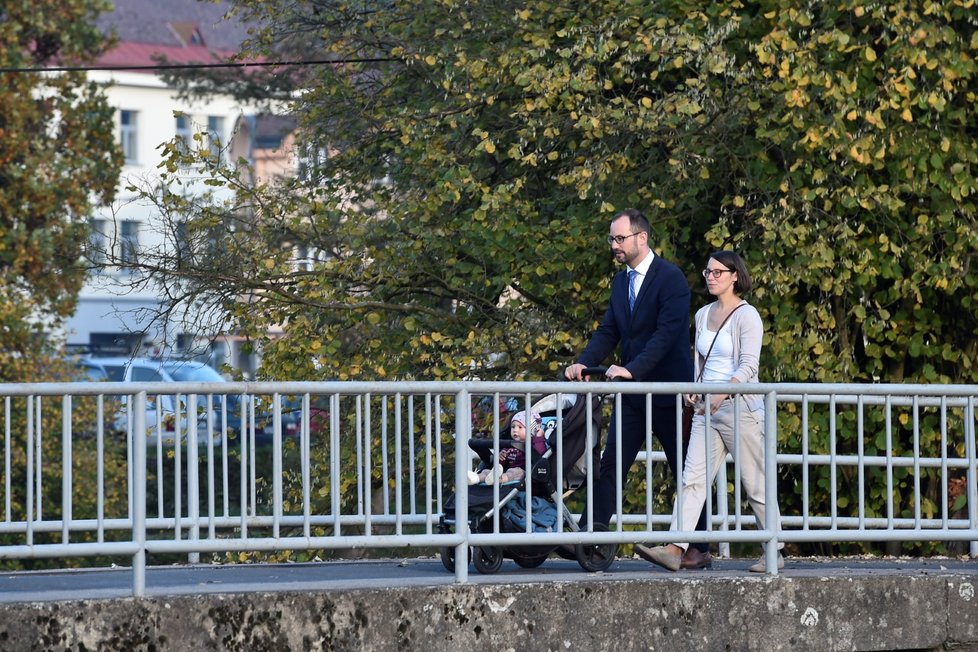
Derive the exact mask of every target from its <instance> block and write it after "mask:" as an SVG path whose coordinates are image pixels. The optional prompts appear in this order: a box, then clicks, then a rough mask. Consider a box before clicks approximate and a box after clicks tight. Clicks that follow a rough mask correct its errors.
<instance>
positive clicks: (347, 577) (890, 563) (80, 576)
mask: <svg viewBox="0 0 978 652" xmlns="http://www.w3.org/2000/svg"><path fill="white" fill-rule="evenodd" d="M755 561H756V559H755V558H751V559H717V560H714V563H713V567H712V568H711V569H707V570H701V571H679V572H677V573H670V572H668V571H664V570H662V569H659V568H658V567H655V566H652V565H651V564H649V563H648V562H645V561H643V560H641V559H638V558H633V559H618V560H616V561H615V563H614V564H613V565H612V566H611V568H610V569H609V570H608V571H607V572H604V573H588V572H586V571H584V570H582V569H581V567H580V566H578V564H577V562H575V561H569V560H565V559H561V558H559V557H556V556H553V557H551V558H550V559H548V560H546V561H545V562H544V563H543V565H542V566H540V567H538V568H533V569H527V568H521V567H519V566H517V565H516V564H515V563H514V562H512V561H510V560H506V561H505V562H504V564H503V566H502V568H501V569H500V570H499V572H498V573H495V574H493V575H481V574H479V573H478V572H476V571H475V569H474V568H473V567H471V566H470V568H469V574H468V582H470V583H472V584H523V583H527V584H530V583H547V582H604V581H621V580H630V579H652V578H655V579H662V580H670V579H691V578H697V579H701V580H704V581H709V580H710V579H711V578H731V577H744V576H753V577H757V575H756V574H754V573H750V572H749V571H748V570H747V568H748V567H749V566H750V565H751V564H753V563H754V562H755ZM947 573H954V574H959V575H975V576H976V577H978V561H976V560H972V559H968V558H967V557H960V558H947V557H936V558H926V559H917V558H872V557H846V558H828V557H818V558H815V557H806V558H790V557H789V558H787V560H786V562H785V568H784V570H783V571H781V575H782V576H784V577H786V578H792V577H799V578H800V577H809V578H810V577H861V576H863V577H864V576H871V575H876V576H879V575H934V574H947ZM132 577H133V576H132V570H131V569H130V568H126V567H115V568H107V569H71V570H45V571H20V572H14V573H3V574H0V603H8V604H9V603H23V602H55V601H71V600H89V599H114V598H127V597H131V595H132ZM454 582H455V576H454V574H452V573H449V572H448V571H447V570H446V569H445V567H444V566H443V565H442V563H441V561H440V560H439V559H438V558H430V557H428V558H397V559H382V560H381V559H362V560H342V561H324V562H315V563H296V564H223V565H217V564H197V565H173V566H150V567H148V568H147V572H146V596H147V597H165V596H170V595H174V596H175V595H198V594H217V593H230V594H235V593H275V592H307V591H308V592H328V591H340V590H344V591H345V590H355V589H377V588H392V587H398V588H403V587H419V586H423V587H431V586H444V585H450V584H453V583H454Z"/></svg>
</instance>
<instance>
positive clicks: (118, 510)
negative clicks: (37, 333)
mask: <svg viewBox="0 0 978 652" xmlns="http://www.w3.org/2000/svg"><path fill="white" fill-rule="evenodd" d="M33 364H34V365H35V366H33V367H32V368H31V370H30V371H31V374H32V378H33V380H36V381H38V382H65V381H69V380H77V377H76V376H77V375H78V372H77V371H76V370H73V368H72V367H71V365H70V364H69V363H67V362H65V361H64V360H62V359H57V358H39V359H35V360H34V361H33ZM30 398H31V400H30V401H28V400H27V399H26V398H23V397H11V398H10V400H9V403H7V402H5V403H4V405H3V407H2V408H0V410H2V412H0V420H2V422H3V428H4V430H5V431H6V429H7V428H9V432H10V442H9V454H10V477H9V478H3V477H2V471H0V484H2V485H4V486H6V480H9V481H10V485H9V486H10V495H5V496H4V497H3V500H2V502H3V504H5V505H6V504H9V506H10V512H9V513H5V518H6V519H9V520H11V521H14V522H18V521H20V522H23V521H24V520H25V519H26V518H27V513H28V509H30V510H31V517H32V518H33V519H34V520H35V521H37V520H44V521H46V522H51V521H54V522H58V521H60V520H61V519H62V518H63V516H65V515H66V514H68V515H70V517H71V518H72V519H75V520H81V519H91V520H95V519H97V518H99V517H100V516H101V517H103V518H106V519H112V518H114V519H124V518H126V517H127V516H128V514H129V508H128V504H129V503H128V499H129V497H128V488H129V479H128V475H127V469H128V462H127V449H126V442H125V439H124V437H123V438H120V437H119V436H118V435H117V434H113V433H110V432H108V431H106V432H104V433H103V437H104V438H103V446H102V458H101V468H102V469H103V477H102V479H101V483H102V486H101V489H102V501H101V505H100V504H99V501H98V490H99V484H98V483H99V477H98V475H97V474H96V473H95V469H97V468H99V461H100V460H99V451H98V440H97V430H96V428H97V424H96V419H95V415H96V414H97V412H96V410H97V403H96V398H95V397H74V398H73V399H72V403H71V415H72V418H71V419H70V427H71V440H70V446H69V450H68V451H67V455H68V456H69V457H70V465H69V464H66V462H67V460H68V459H69V457H66V451H65V446H64V443H63V437H62V432H63V430H62V429H63V426H64V404H63V403H62V400H61V398H60V397H55V396H52V397H40V396H32V397H30ZM103 409H105V410H109V409H110V408H109V402H108V401H106V402H105V405H104V406H103ZM29 410H30V411H31V413H32V416H31V417H30V418H29V417H28V411H29ZM38 417H39V418H38ZM29 422H30V424H31V426H30V428H29V427H28V423H29ZM29 431H30V439H28V432H29ZM28 444H30V447H31V450H32V455H33V464H34V468H33V471H32V472H31V473H30V474H28V464H27V457H28V452H27V451H28ZM38 456H40V458H38ZM39 460H40V463H41V469H42V473H41V474H40V477H39V475H38V470H37V465H38V462H39ZM69 469H70V478H69V477H68V475H67V474H66V473H65V471H66V470H69ZM28 482H30V486H31V489H32V501H30V502H29V501H28V500H27V496H28ZM7 501H9V503H8V502H7ZM100 508H101V514H100V512H99V509H100ZM32 536H33V543H34V544H46V543H62V542H63V538H62V532H61V529H60V527H59V528H58V530H57V531H55V532H44V531H41V530H40V528H37V529H36V531H35V532H34V533H33V535H32ZM69 536H70V538H69V541H70V542H72V543H78V542H93V541H96V540H97V536H98V535H97V534H96V533H95V532H77V531H73V532H71V533H70V535H69ZM128 537H129V533H128V532H127V531H123V532H115V531H112V530H106V531H105V532H104V533H103V540H105V541H113V540H119V539H123V540H124V539H126V538H128ZM0 543H2V544H3V545H24V544H25V543H26V535H25V534H24V533H19V534H6V535H4V536H3V537H2V540H0ZM110 561H111V560H110ZM108 563H109V561H107V560H106V559H104V558H100V557H90V558H66V559H25V560H16V559H11V560H5V561H4V562H3V568H6V569H9V570H15V569H24V568H47V567H65V566H105V565H107V564H108Z"/></svg>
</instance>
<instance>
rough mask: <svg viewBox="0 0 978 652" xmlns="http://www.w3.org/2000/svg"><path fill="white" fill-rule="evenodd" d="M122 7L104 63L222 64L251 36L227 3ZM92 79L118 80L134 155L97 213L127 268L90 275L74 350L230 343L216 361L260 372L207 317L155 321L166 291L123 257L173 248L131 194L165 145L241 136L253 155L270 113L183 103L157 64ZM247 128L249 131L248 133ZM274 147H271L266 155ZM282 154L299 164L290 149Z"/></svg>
mask: <svg viewBox="0 0 978 652" xmlns="http://www.w3.org/2000/svg"><path fill="white" fill-rule="evenodd" d="M115 5H116V7H115V10H114V11H113V12H112V13H110V14H107V15H106V16H104V17H103V19H102V20H101V21H100V22H101V24H102V26H103V27H105V28H108V27H112V28H114V30H115V31H116V33H117V34H118V38H119V42H118V45H117V47H115V48H114V49H113V50H111V51H110V52H108V53H106V54H105V55H104V56H103V57H102V58H101V59H100V60H99V62H98V65H101V66H105V67H122V66H140V67H144V66H145V67H149V66H153V65H154V64H155V63H158V62H157V61H156V60H155V59H156V58H157V57H159V56H161V55H162V56H165V57H166V59H167V61H168V62H172V63H208V62H214V61H216V60H217V59H218V58H219V57H223V56H225V55H227V54H229V53H231V52H233V51H234V50H235V49H236V46H237V45H238V43H240V41H241V39H242V38H243V37H244V35H245V30H244V28H243V27H241V26H240V25H235V24H231V23H228V22H226V21H222V16H223V14H224V12H225V11H226V6H223V5H222V4H214V3H208V2H199V1H198V0H116V3H115ZM90 76H91V78H92V79H93V80H96V81H101V82H111V86H110V87H109V88H108V89H107V95H108V98H109V102H110V103H111V104H112V105H113V106H114V107H115V108H116V109H117V113H116V125H117V130H118V132H117V133H118V137H119V144H120V147H121V149H122V151H123V153H124V156H125V167H124V169H123V172H122V177H121V179H120V183H119V190H118V193H117V197H116V201H115V203H114V204H113V205H112V206H105V207H100V208H98V209H96V213H95V216H94V217H93V220H92V227H93V247H92V249H93V250H94V251H98V250H100V249H102V248H105V250H107V251H110V252H111V255H112V257H113V259H115V260H121V261H123V264H122V265H120V266H118V267H105V268H103V269H101V270H100V271H98V272H96V273H93V274H92V275H91V276H90V278H89V280H88V282H87V283H86V285H85V287H84V289H83V290H82V292H81V294H80V296H79V303H78V309H77V311H76V313H75V315H74V316H73V317H72V318H71V319H70V320H69V321H68V322H67V325H66V331H67V332H66V343H67V345H68V347H69V348H74V349H82V348H84V349H91V350H97V351H102V352H109V351H112V352H117V353H118V352H125V353H129V352H136V351H138V352H142V353H163V352H174V351H176V352H187V351H188V350H189V349H190V348H191V346H193V345H195V343H196V347H197V348H198V350H199V344H200V342H201V341H203V342H210V341H214V342H218V343H221V342H223V343H224V344H223V345H221V344H219V345H218V349H220V348H221V346H223V347H224V348H225V349H226V350H223V351H221V350H218V351H217V356H216V357H217V358H218V360H217V361H219V362H224V361H227V362H230V363H231V364H232V366H234V367H238V368H242V369H243V370H245V371H246V372H247V371H251V370H253V367H254V364H255V361H254V359H250V360H249V359H242V358H240V357H239V355H238V351H236V350H235V347H234V345H233V342H234V341H235V340H234V337H233V335H229V334H223V335H222V334H220V333H210V332H196V329H197V328H198V324H199V323H200V320H199V319H198V318H197V316H195V315H179V314H178V315H173V319H171V320H170V321H169V323H168V324H167V325H166V326H165V328H164V327H163V325H162V324H160V323H151V319H150V317H151V316H153V315H156V314H158V313H159V310H160V307H161V305H162V301H161V297H160V295H159V294H158V290H156V289H154V288H152V287H143V288H140V289H138V290H133V288H132V286H131V284H130V283H129V281H130V280H131V273H130V271H129V270H128V269H127V268H126V266H125V264H124V263H125V261H127V260H133V259H138V257H139V256H140V252H141V251H147V250H149V249H153V248H156V247H160V246H166V245H167V243H166V242H165V241H164V235H163V233H164V230H163V229H162V228H161V221H160V216H159V214H158V213H157V212H156V211H155V209H154V207H153V206H152V205H151V204H147V203H145V202H140V201H136V196H135V195H134V193H132V192H131V191H129V190H127V187H128V186H130V185H136V186H141V187H146V186H152V185H154V182H155V181H156V180H157V179H158V165H159V164H160V162H161V160H162V158H163V156H162V149H161V144H163V143H166V142H169V141H171V140H173V139H174V138H175V137H179V138H181V139H182V140H183V141H184V142H186V143H188V145H191V146H195V145H202V146H204V147H208V148H211V149H212V150H213V151H214V152H220V151H221V150H222V149H223V150H226V149H227V148H228V146H229V144H231V143H232V142H234V144H235V150H236V151H235V153H234V154H233V156H235V157H236V156H237V155H238V153H243V154H244V155H246V156H250V155H251V154H252V153H253V152H254V151H256V147H255V146H254V144H253V143H250V142H246V143H242V142H241V141H242V139H243V138H244V139H248V138H250V136H249V134H253V133H255V131H256V130H255V124H256V121H259V120H260V119H261V117H260V116H255V115H250V114H249V110H248V108H247V107H244V106H241V105H240V104H238V103H237V102H235V101H234V100H233V99H232V98H230V97H220V96H218V97H213V98H209V99H208V100H206V102H200V103H194V102H188V101H185V100H180V99H178V98H177V93H176V92H175V91H174V90H173V89H172V88H169V87H168V86H167V85H166V84H165V83H164V82H163V80H162V79H161V78H160V77H159V76H158V75H157V74H156V73H155V72H154V71H153V70H97V71H93V72H91V73H90ZM251 113H254V112H253V111H252V112H251ZM239 125H247V126H248V127H249V128H246V129H241V130H239V129H238V126H239ZM198 132H199V133H201V134H203V139H202V140H201V141H197V143H196V144H195V141H194V134H195V133H198ZM242 134H244V136H242ZM266 140H267V138H266ZM288 142H291V141H288ZM267 145H268V143H267V142H266V143H264V149H265V151H266V154H265V155H266V156H267V149H268V147H267ZM277 152H278V153H277V155H278V156H279V157H281V159H282V160H284V161H286V162H287V164H291V160H292V158H291V156H290V154H289V152H288V151H286V148H285V147H280V149H279V150H277ZM225 155H227V154H225ZM185 174H186V175H192V174H193V170H186V171H185ZM171 238H172V237H171ZM172 244H173V243H169V245H170V246H172Z"/></svg>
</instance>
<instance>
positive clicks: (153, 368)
mask: <svg viewBox="0 0 978 652" xmlns="http://www.w3.org/2000/svg"><path fill="white" fill-rule="evenodd" d="M78 365H79V367H80V368H81V369H82V370H83V371H84V372H85V373H86V374H87V375H88V377H89V378H91V379H92V380H105V381H110V382H123V383H129V382H133V383H136V382H161V383H173V382H209V383H224V382H227V381H226V379H225V378H224V377H223V376H221V374H219V373H218V372H217V371H216V370H215V369H214V368H213V367H210V366H208V365H206V364H203V363H202V362H197V361H194V360H173V359H159V358H133V357H111V358H101V357H85V358H81V359H79V361H78ZM269 398H270V397H269ZM146 399H147V406H146V431H147V432H146V434H147V436H149V438H150V440H151V441H152V442H154V443H155V441H156V437H157V430H158V426H159V424H162V430H163V440H164V442H166V441H169V442H170V443H172V442H173V440H174V437H175V433H176V421H177V408H178V407H179V412H180V421H181V423H182V424H183V425H182V427H181V432H182V433H183V436H186V433H187V430H188V428H187V424H188V423H189V420H188V419H187V416H186V415H187V409H188V407H189V405H188V401H189V399H188V396H187V395H185V394H180V395H175V394H165V393H162V392H161V393H160V394H158V395H157V394H151V395H148V396H147V397H146ZM178 400H179V403H177V401H178ZM128 401H129V398H128V397H127V396H123V397H122V399H121V406H122V407H121V409H120V410H119V411H118V412H117V413H116V415H115V417H114V426H115V427H116V428H118V429H119V430H123V431H125V430H126V429H127V428H128V426H129V418H130V413H129V410H128ZM254 405H255V410H254V412H255V417H254V428H255V437H256V440H257V441H259V442H261V443H265V442H268V441H271V439H272V436H273V431H274V430H273V429H274V426H273V414H274V412H273V408H272V406H271V405H269V400H268V398H266V397H260V398H259V399H258V400H257V401H256V402H255V403H254ZM225 407H226V412H227V414H226V417H225V415H224V412H225ZM251 407H252V402H251V399H249V400H248V402H246V403H245V415H246V416H245V418H246V423H249V424H250V422H251V412H252V409H251ZM241 408H242V404H241V395H239V394H237V393H229V394H213V395H212V397H211V406H210V409H208V405H207V397H206V396H205V395H198V396H197V437H198V441H199V442H200V443H201V444H206V443H207V433H208V432H213V433H214V438H215V440H219V439H220V436H221V431H222V428H223V427H224V426H225V425H226V427H227V429H228V432H229V434H230V435H232V436H237V435H240V433H241V432H242V428H241V413H242V409H241ZM300 416H301V413H300V412H299V411H297V410H292V409H285V407H283V409H282V435H283V437H289V436H298V433H299V419H300ZM208 428H211V430H208ZM249 429H250V428H249Z"/></svg>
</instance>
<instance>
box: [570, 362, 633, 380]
mask: <svg viewBox="0 0 978 652" xmlns="http://www.w3.org/2000/svg"><path fill="white" fill-rule="evenodd" d="M602 371H603V372H604V377H605V379H606V380H631V379H632V374H631V372H630V371H628V369H625V368H624V367H620V366H618V365H611V366H610V367H608V368H607V370H606V369H604V368H603V367H587V366H585V365H582V364H580V363H578V362H575V363H574V364H572V365H571V366H569V367H567V369H565V370H564V378H566V379H567V380H589V379H590V378H591V376H593V375H597V374H598V373H600V372H602Z"/></svg>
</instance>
